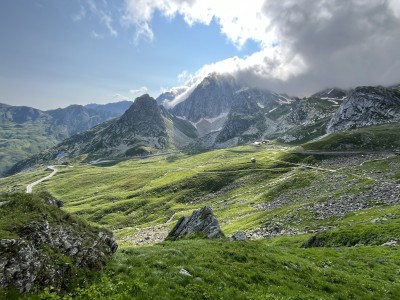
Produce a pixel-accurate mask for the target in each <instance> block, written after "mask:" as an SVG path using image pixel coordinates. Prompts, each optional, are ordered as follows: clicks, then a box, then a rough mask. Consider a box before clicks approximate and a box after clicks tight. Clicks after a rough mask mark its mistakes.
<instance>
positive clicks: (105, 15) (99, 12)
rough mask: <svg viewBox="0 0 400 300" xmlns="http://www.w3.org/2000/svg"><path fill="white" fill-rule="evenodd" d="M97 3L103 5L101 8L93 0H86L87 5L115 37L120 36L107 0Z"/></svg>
mask: <svg viewBox="0 0 400 300" xmlns="http://www.w3.org/2000/svg"><path fill="white" fill-rule="evenodd" d="M97 3H100V4H101V5H102V7H101V8H99V6H98V5H96V3H95V2H94V1H93V0H86V5H87V7H88V9H89V11H90V12H91V13H92V14H94V15H95V16H97V17H98V18H99V20H100V22H101V23H102V24H103V25H104V26H106V27H107V29H108V31H109V33H110V35H111V36H113V37H117V36H118V32H117V30H116V29H115V28H114V26H113V18H112V16H111V12H110V11H109V10H108V8H107V6H108V5H107V2H106V1H99V2H97Z"/></svg>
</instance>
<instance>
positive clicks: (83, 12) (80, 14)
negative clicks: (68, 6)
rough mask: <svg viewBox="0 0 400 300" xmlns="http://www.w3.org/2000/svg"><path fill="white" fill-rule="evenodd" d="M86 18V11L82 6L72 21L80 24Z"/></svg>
mask: <svg viewBox="0 0 400 300" xmlns="http://www.w3.org/2000/svg"><path fill="white" fill-rule="evenodd" d="M85 16H86V9H85V7H84V6H83V5H81V8H80V10H79V12H77V13H76V14H74V15H73V16H72V20H73V21H74V22H79V21H82V20H83V19H84V18H85Z"/></svg>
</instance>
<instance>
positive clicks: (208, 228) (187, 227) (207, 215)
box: [167, 206, 224, 240]
mask: <svg viewBox="0 0 400 300" xmlns="http://www.w3.org/2000/svg"><path fill="white" fill-rule="evenodd" d="M196 234H198V235H204V236H205V237H207V238H209V239H215V238H221V237H224V234H223V232H222V231H221V228H220V227H219V223H218V220H217V218H216V217H215V216H214V213H213V212H212V209H211V207H209V206H204V207H203V208H202V209H200V210H195V211H194V212H193V213H192V215H191V216H190V217H189V218H188V217H182V218H180V219H179V221H178V223H176V225H175V226H174V228H173V229H172V230H171V232H170V233H169V234H168V236H167V239H172V240H178V239H181V238H183V237H185V236H190V235H196Z"/></svg>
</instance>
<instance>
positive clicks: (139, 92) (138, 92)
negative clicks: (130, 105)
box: [129, 86, 149, 97]
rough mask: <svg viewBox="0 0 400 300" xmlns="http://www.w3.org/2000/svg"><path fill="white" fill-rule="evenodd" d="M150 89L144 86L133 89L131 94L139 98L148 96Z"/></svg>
mask: <svg viewBox="0 0 400 300" xmlns="http://www.w3.org/2000/svg"><path fill="white" fill-rule="evenodd" d="M148 92H149V89H148V88H147V87H145V86H142V87H140V88H138V89H132V90H129V93H130V94H131V95H132V97H139V96H142V95H143V94H148Z"/></svg>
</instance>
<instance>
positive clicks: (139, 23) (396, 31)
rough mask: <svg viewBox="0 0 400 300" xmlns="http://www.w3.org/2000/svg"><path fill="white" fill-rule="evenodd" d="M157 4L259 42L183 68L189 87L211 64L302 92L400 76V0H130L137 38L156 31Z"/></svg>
mask: <svg viewBox="0 0 400 300" xmlns="http://www.w3.org/2000/svg"><path fill="white" fill-rule="evenodd" d="M156 11H157V12H158V13H160V14H162V15H164V16H165V17H167V18H173V17H175V16H176V15H180V16H182V17H183V19H184V20H185V21H186V23H187V24H189V25H193V24H195V23H201V24H206V25H207V24H210V22H211V21H212V20H214V21H215V22H216V23H217V24H219V26H220V29H221V33H222V34H223V35H225V36H226V37H227V38H228V39H229V40H230V41H231V42H232V43H233V44H235V45H236V46H237V47H239V48H240V47H241V46H243V45H244V44H245V43H246V41H248V40H252V41H255V42H257V43H258V44H259V45H260V48H261V50H260V51H258V52H255V53H253V54H252V55H250V56H248V57H245V58H235V57H234V58H227V59H225V60H223V61H219V62H214V63H210V64H208V65H205V66H203V67H202V68H201V69H200V70H198V71H197V72H196V73H195V74H184V75H185V77H186V78H189V81H188V83H187V86H188V88H190V87H191V85H192V84H195V83H196V82H198V80H199V79H200V78H202V77H203V76H206V75H207V73H210V72H217V73H230V74H233V75H234V76H235V77H236V78H237V79H238V80H241V81H244V82H246V83H247V84H249V85H253V86H257V87H264V88H269V89H271V90H275V91H279V92H288V93H291V94H296V95H300V96H302V95H307V94H310V93H312V92H315V91H317V90H319V89H322V88H326V87H329V86H338V87H343V88H349V87H354V86H357V85H376V84H383V85H385V84H393V83H395V82H399V81H400V68H399V66H400V55H399V51H398V49H400V0H374V1H371V0H320V1H315V0H280V1H274V0H253V1H251V2H249V3H247V4H246V7H245V8H244V7H243V1H242V0H231V1H229V4H228V5H227V3H226V2H225V1H215V0H125V13H124V16H123V22H124V24H125V25H126V26H133V27H134V28H135V30H136V31H135V32H136V36H135V39H136V41H140V40H141V39H146V40H152V39H153V37H154V34H155V33H153V31H152V28H151V20H152V18H153V16H154V13H155V12H156ZM180 75H183V74H180ZM182 78H183V76H179V78H178V80H179V79H182Z"/></svg>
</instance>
